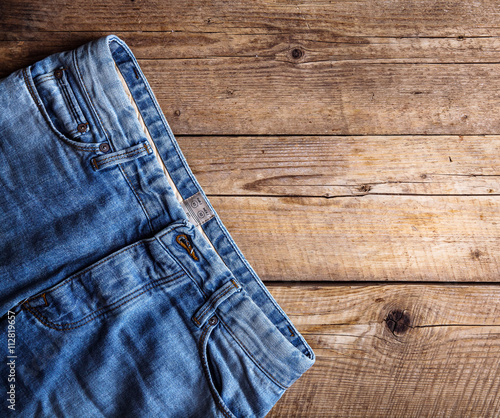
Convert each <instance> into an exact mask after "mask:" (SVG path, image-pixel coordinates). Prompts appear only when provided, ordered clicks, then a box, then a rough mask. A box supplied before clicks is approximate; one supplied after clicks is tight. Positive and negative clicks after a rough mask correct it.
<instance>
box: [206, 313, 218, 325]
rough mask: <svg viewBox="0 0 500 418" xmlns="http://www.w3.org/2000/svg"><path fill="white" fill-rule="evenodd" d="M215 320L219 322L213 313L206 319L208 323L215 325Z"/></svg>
mask: <svg viewBox="0 0 500 418" xmlns="http://www.w3.org/2000/svg"><path fill="white" fill-rule="evenodd" d="M217 322H219V319H218V318H217V317H216V316H215V315H214V316H212V318H210V319H209V320H208V323H209V324H210V325H215V324H217Z"/></svg>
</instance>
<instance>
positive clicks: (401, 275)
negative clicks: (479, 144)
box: [211, 196, 500, 282]
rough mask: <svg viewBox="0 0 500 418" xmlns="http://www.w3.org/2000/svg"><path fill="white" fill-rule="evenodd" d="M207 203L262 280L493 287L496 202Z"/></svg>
mask: <svg viewBox="0 0 500 418" xmlns="http://www.w3.org/2000/svg"><path fill="white" fill-rule="evenodd" d="M211 201H212V202H213V204H214V206H215V208H216V210H217V213H218V214H219V215H220V216H221V219H222V221H223V222H224V223H225V225H226V226H227V227H228V229H229V230H230V231H231V233H232V235H233V237H234V238H235V240H236V242H237V243H238V244H239V245H240V248H241V249H242V251H243V253H244V254H245V256H246V257H247V258H248V259H249V261H250V263H251V264H252V265H255V267H256V270H257V272H258V273H259V274H260V275H261V276H262V277H263V279H265V280H292V281H294V280H303V281H308V280H312V281H317V280H333V281H338V280H353V281H354V280H384V281H385V280H395V281H401V280H403V281H406V280H409V281H445V282H446V281H477V282H480V281H498V280H499V276H500V274H499V273H500V269H499V263H500V253H499V252H498V248H499V245H500V235H499V225H500V211H499V210H498V203H497V198H492V197H488V196H479V197H461V196H419V197H413V196H363V197H347V198H335V199H324V198H311V197H299V198H288V197H280V198H276V197H231V198H228V197H215V196H213V197H212V198H211Z"/></svg>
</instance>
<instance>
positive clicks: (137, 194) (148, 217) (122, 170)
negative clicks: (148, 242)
mask: <svg viewBox="0 0 500 418" xmlns="http://www.w3.org/2000/svg"><path fill="white" fill-rule="evenodd" d="M118 166H119V167H120V169H121V172H122V174H123V175H124V176H125V179H126V181H127V183H128V185H129V186H130V187H131V188H132V191H133V193H134V194H135V197H136V198H137V200H139V204H140V206H141V208H142V210H143V211H144V214H145V215H146V219H147V221H148V226H149V229H150V231H151V233H153V234H154V232H155V231H154V228H153V225H152V224H151V216H150V215H149V213H148V211H147V209H146V206H145V205H144V202H143V201H142V199H141V196H139V193H137V190H136V188H135V187H134V185H133V184H132V182H131V181H130V179H129V177H128V175H127V173H126V172H125V169H124V168H123V166H122V165H121V164H120V163H118Z"/></svg>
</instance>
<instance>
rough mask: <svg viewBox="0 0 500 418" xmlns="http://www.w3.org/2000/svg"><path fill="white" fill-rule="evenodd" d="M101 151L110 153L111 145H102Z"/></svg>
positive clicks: (105, 143) (104, 143)
mask: <svg viewBox="0 0 500 418" xmlns="http://www.w3.org/2000/svg"><path fill="white" fill-rule="evenodd" d="M99 151H101V152H108V151H109V144H108V143H107V142H103V143H102V144H100V145H99Z"/></svg>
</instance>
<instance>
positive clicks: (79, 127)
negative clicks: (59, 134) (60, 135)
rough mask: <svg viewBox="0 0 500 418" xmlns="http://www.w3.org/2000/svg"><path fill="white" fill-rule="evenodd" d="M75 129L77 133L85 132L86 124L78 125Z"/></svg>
mask: <svg viewBox="0 0 500 418" xmlns="http://www.w3.org/2000/svg"><path fill="white" fill-rule="evenodd" d="M76 129H77V130H78V132H82V133H83V132H85V131H86V130H87V124H86V123H80V124H79V125H78V126H77V127H76Z"/></svg>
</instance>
